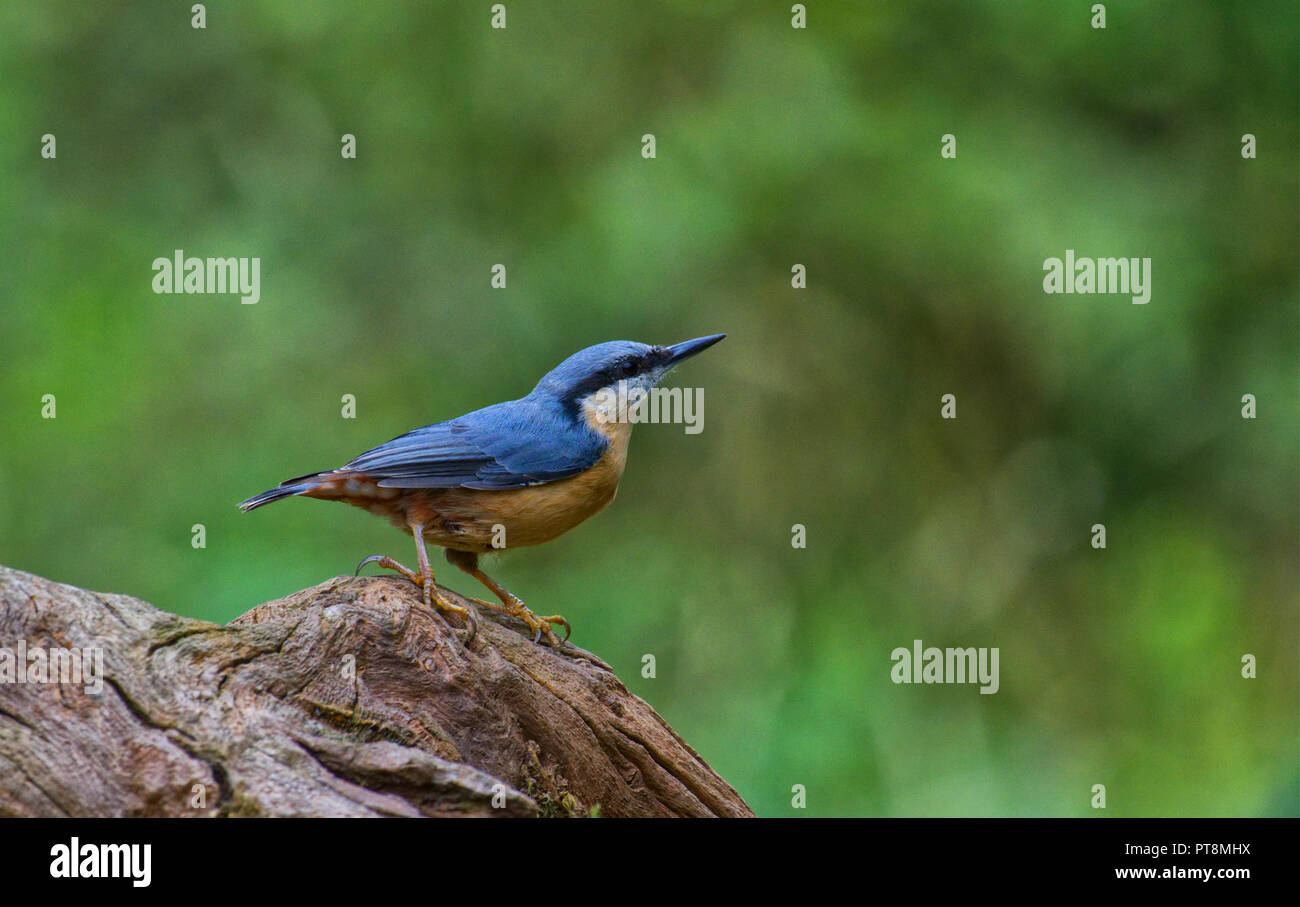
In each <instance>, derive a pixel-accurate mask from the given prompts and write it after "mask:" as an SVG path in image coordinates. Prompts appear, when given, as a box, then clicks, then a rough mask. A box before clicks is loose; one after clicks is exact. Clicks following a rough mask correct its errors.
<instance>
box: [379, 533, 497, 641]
mask: <svg viewBox="0 0 1300 907" xmlns="http://www.w3.org/2000/svg"><path fill="white" fill-rule="evenodd" d="M366 564H378V565H379V566H381V567H383V568H384V569H385V570H395V571H397V572H398V573H400V574H401V575H402V576H404V577H406V578H407V579H408V580H410V581H411V582H412V583H414V584H415V586H416V588H417V589H419V590H420V592H421V593H422V594H423V596H424V605H425V607H427V608H429V609H430V610H433V609H434V608H437V609H438V610H439V611H443V612H446V613H449V614H455V615H457V616H458V617H460V618H461V619H462V620H464V621H465V629H466V631H467V632H466V634H465V642H466V643H469V642H470V641H471V640H473V639H474V636H475V635H476V634H477V633H478V624H477V623H476V622H475V620H474V615H473V614H472V613H470V610H469V609H468V608H462V607H461V606H460V605H455V604H452V603H451V602H449V601H447V600H446V599H444V598H443V597H442V596H441V595H439V594H438V593H437V592H436V591H435V589H434V585H433V574H432V573H430V574H429V575H428V576H424V575H422V574H419V573H416V572H415V571H414V570H412V569H411V568H410V567H406V566H403V565H402V564H399V563H398V562H397V561H395V560H393V559H392V558H391V557H389V556H388V555H386V554H372V555H370V557H368V558H366V559H365V560H363V561H362V562H361V563H359V564H357V569H356V572H355V573H354V574H353V576H359V575H360V574H361V568H362V567H364V566H365V565H366Z"/></svg>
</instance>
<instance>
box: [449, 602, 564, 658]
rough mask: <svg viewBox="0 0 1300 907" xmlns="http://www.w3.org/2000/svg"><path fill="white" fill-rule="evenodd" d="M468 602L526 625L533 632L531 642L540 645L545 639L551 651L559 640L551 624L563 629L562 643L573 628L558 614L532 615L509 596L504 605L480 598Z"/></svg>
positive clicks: (558, 643) (522, 604)
mask: <svg viewBox="0 0 1300 907" xmlns="http://www.w3.org/2000/svg"><path fill="white" fill-rule="evenodd" d="M470 601H472V602H475V603H477V604H479V605H482V606H483V607H484V608H491V609H492V610H493V611H500V612H501V613H502V614H509V615H510V616H511V617H517V618H519V619H520V620H522V621H523V622H524V623H525V624H527V625H528V629H530V630H532V631H533V642H534V643H540V642H541V641H542V637H543V636H545V637H546V644H547V645H549V646H550V647H551V648H553V649H558V648H559V647H560V639H559V637H557V636H556V635H555V634H554V633H553V632H552V631H551V624H560V625H562V626H563V627H564V641H565V642H568V641H569V634H570V633H572V632H573V628H572V627H571V626H569V622H568V621H567V620H565V619H564V618H563V617H561V616H560V615H558V614H552V615H550V616H549V617H547V616H544V615H541V614H534V613H533V611H532V609H531V608H529V607H528V606H527V605H525V604H524V603H523V600H522V599H519V598H516V597H515V596H513V595H512V596H510V597H509V598H508V599H506V601H505V603H504V604H500V605H498V604H494V603H493V602H485V601H483V600H482V599H480V598H472V599H470Z"/></svg>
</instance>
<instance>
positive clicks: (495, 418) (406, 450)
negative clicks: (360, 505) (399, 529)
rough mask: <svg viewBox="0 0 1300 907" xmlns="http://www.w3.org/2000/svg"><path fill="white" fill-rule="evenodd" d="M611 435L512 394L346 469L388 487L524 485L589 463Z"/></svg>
mask: <svg viewBox="0 0 1300 907" xmlns="http://www.w3.org/2000/svg"><path fill="white" fill-rule="evenodd" d="M607 446H608V442H607V441H606V440H605V439H604V438H603V437H602V436H601V435H599V434H598V433H596V432H594V431H592V430H590V429H589V428H587V427H586V426H585V425H580V424H579V425H574V424H573V422H572V420H571V419H568V418H565V416H564V414H563V413H562V412H560V411H558V410H556V409H553V408H551V407H548V406H545V405H541V404H537V403H535V402H533V401H531V400H528V399H526V398H525V399H523V400H512V401H510V402H508V403H498V404H497V405H495V406H489V407H487V408H486V409H480V410H476V411H475V412H472V413H469V414H467V415H464V416H461V417H460V418H458V419H452V420H451V421H449V422H439V423H438V424H436V425H427V426H425V427H424V428H417V429H416V430H415V431H412V432H407V433H406V434H404V435H402V436H401V437H397V438H394V439H393V440H391V441H389V442H388V443H387V444H381V445H380V446H379V447H376V448H374V449H372V450H368V451H366V452H365V453H363V454H362V455H361V456H359V457H357V458H356V459H354V460H353V461H352V462H350V463H348V464H347V465H346V466H344V467H343V468H344V469H346V470H354V471H356V472H361V473H365V475H367V476H368V477H370V478H371V479H374V480H376V481H377V482H378V483H379V485H381V486H383V487H387V488H452V487H462V488H480V489H500V488H518V487H520V486H523V485H539V484H543V483H546V482H554V481H556V480H557V479H563V478H567V477H568V476H572V475H576V474H578V473H580V472H583V471H584V470H586V469H589V468H591V466H593V465H594V464H595V462H596V461H597V460H598V459H600V456H601V454H603V453H604V452H605V448H606V447H607Z"/></svg>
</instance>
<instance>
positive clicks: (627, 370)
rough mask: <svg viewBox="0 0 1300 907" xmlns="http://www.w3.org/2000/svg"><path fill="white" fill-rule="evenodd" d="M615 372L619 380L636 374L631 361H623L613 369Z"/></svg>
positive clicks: (634, 366) (634, 365)
mask: <svg viewBox="0 0 1300 907" xmlns="http://www.w3.org/2000/svg"><path fill="white" fill-rule="evenodd" d="M615 372H617V374H618V376H619V377H620V378H631V377H632V376H633V375H635V374H636V363H635V362H633V361H632V360H631V359H624V360H623V361H622V362H620V363H619V364H618V366H617V367H616V368H615Z"/></svg>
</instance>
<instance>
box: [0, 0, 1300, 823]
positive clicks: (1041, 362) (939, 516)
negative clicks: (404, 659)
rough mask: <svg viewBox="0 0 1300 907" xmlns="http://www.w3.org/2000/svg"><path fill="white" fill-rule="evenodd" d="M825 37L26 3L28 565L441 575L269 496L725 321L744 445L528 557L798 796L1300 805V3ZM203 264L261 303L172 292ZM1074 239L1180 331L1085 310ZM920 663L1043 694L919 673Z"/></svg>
mask: <svg viewBox="0 0 1300 907" xmlns="http://www.w3.org/2000/svg"><path fill="white" fill-rule="evenodd" d="M809 6H810V7H811V8H810V10H809V14H808V23H809V27H808V28H807V29H806V30H795V29H792V28H791V27H790V4H789V3H785V2H773V3H765V4H754V3H739V2H713V3H698V2H689V3H688V2H675V3H658V2H656V3H646V2H631V0H619V2H611V0H601V2H590V3H560V2H548V3H540V2H509V3H507V8H508V28H507V29H506V30H504V31H494V30H492V29H490V28H489V27H488V21H489V16H490V10H489V7H490V4H488V3H486V2H484V3H474V4H463V3H456V4H434V3H419V2H408V3H373V4H347V3H320V2H302V0H295V2H288V0H282V2H263V3H257V4H248V3H240V4H232V3H221V2H212V3H208V4H207V28H206V30H202V31H198V30H194V29H192V28H191V26H190V16H191V14H190V11H189V7H190V4H189V3H188V2H186V3H162V2H130V3H126V2H101V3H93V4H91V3H82V2H51V3H45V4H40V5H35V4H6V5H5V6H4V7H3V8H2V9H0V86H3V87H2V88H0V173H2V175H0V269H2V271H3V275H4V283H5V287H4V301H3V304H2V305H3V322H2V323H0V328H2V329H0V400H3V405H2V406H0V419H2V421H0V438H2V447H0V562H3V563H5V564H8V565H12V566H15V567H18V568H21V569H24V570H29V571H33V572H36V573H40V574H44V575H47V576H50V577H52V578H55V579H58V580H62V581H65V582H70V583H75V584H78V585H83V586H87V587H90V588H94V589H99V590H105V591H113V592H122V593H129V594H131V595H135V596H139V597H141V598H144V599H146V600H148V601H151V602H153V603H155V604H157V605H158V606H160V607H162V608H166V609H169V610H173V611H177V612H180V613H183V614H189V615H194V616H199V617H203V618H207V619H210V620H215V621H227V620H230V619H231V618H233V617H235V616H237V615H238V614H240V613H242V612H243V611H245V610H246V609H248V608H249V607H251V606H253V605H255V604H257V603H259V602H262V601H265V600H268V599H272V598H276V597H279V596H282V595H285V594H288V593H290V592H293V591H295V590H297V589H300V588H303V587H306V586H309V585H312V584H315V583H318V582H321V581H322V580H324V579H326V578H328V577H331V576H333V575H336V574H340V573H346V572H350V571H351V569H352V567H353V565H354V564H355V563H356V562H357V561H358V560H359V559H360V558H361V557H362V556H364V555H367V554H371V553H374V552H384V553H390V554H393V555H395V556H397V557H398V558H399V559H402V560H407V561H409V560H410V558H411V551H410V547H411V546H410V542H409V540H408V539H407V538H406V537H404V536H402V535H400V534H399V533H397V532H396V531H395V530H394V529H392V528H391V527H389V526H388V525H387V524H386V523H385V522H383V521H381V520H378V519H375V518H373V517H371V516H369V515H367V514H365V513H363V512H362V511H360V510H356V509H352V508H348V507H342V506H338V505H336V504H330V503H326V502H320V501H310V500H293V501H290V502H286V503H281V504H277V505H276V506H275V507H273V508H267V509H265V510H260V511H258V512H256V513H254V514H249V515H241V514H240V513H239V511H238V510H237V509H236V507H235V504H236V502H238V501H240V500H241V499H243V498H245V497H247V496H249V495H251V494H254V493H256V492H259V491H261V490H263V489H265V488H267V487H269V486H271V485H273V484H275V483H277V482H278V481H280V480H281V479H283V478H286V477H288V476H291V475H297V474H299V473H303V472H307V471H309V470H313V469H321V468H328V467H332V466H335V465H338V464H340V463H342V462H344V461H345V460H347V459H349V458H350V457H352V456H353V455H355V454H357V453H359V452H360V451H362V450H364V449H366V448H368V447H370V446H373V445H374V444H377V443H380V442H382V441H385V440H387V439H389V438H391V437H393V436H395V435H397V434H400V433H402V432H404V431H407V430H408V429H411V428H414V427H417V426H419V425H423V424H427V423H430V422H435V421H440V420H443V419H447V418H451V417H454V416H456V415H459V414H460V413H462V412H465V411H468V410H470V409H474V408H477V407H479V406H483V405H486V404H489V403H493V402H496V401H498V400H502V399H508V398H512V397H517V396H520V395H522V394H524V393H526V392H527V391H528V390H529V389H530V388H531V387H532V385H533V383H534V382H535V381H536V380H537V378H538V377H540V376H541V375H542V374H543V373H544V372H545V371H546V370H547V369H549V368H550V367H552V366H553V365H554V364H555V363H557V362H558V361H559V360H561V359H562V358H564V357H565V356H567V355H569V354H570V353H572V352H574V351H576V350H577V349H579V348H581V347H583V346H586V345H588V344H591V343H596V342H599V341H603V340H609V339H617V338H630V339H638V340H643V341H648V342H654V343H660V342H674V341H678V340H682V339H685V338H688V337H694V336H697V335H700V334H706V333H712V332H715V331H726V332H728V335H729V336H728V339H727V340H726V341H725V342H724V343H723V344H722V345H720V346H718V347H716V348H715V349H713V350H710V351H709V352H708V353H707V354H705V355H704V356H701V357H700V358H699V359H696V360H693V361H692V362H690V363H689V364H687V365H686V366H684V367H682V368H681V369H680V370H679V371H678V372H676V373H675V375H674V376H673V378H672V379H670V381H671V382H672V383H676V384H681V385H686V386H700V387H703V388H705V399H706V406H705V422H704V425H705V428H704V432H703V433H702V434H699V435H685V434H683V432H682V430H681V428H680V427H678V426H669V425H651V426H642V427H640V428H638V429H637V431H636V433H635V435H634V440H633V444H632V451H631V457H630V459H629V466H628V470H627V474H626V477H625V479H624V482H623V486H622V490H621V491H620V494H619V497H618V500H617V502H615V504H613V505H612V506H611V507H610V508H609V509H608V510H607V511H605V512H604V513H602V514H601V515H599V516H598V517H596V518H595V519H594V520H592V521H591V522H589V523H587V524H585V525H583V526H581V527H579V528H578V529H576V530H574V531H573V532H571V533H570V534H568V535H566V536H564V537H563V538H561V539H559V540H557V541H555V542H552V543H551V544H549V545H547V546H545V547H542V548H536V549H526V550H521V551H517V552H513V553H510V554H509V555H507V556H506V557H505V558H504V559H503V560H501V561H500V562H499V563H495V564H493V563H491V562H489V564H488V567H489V571H490V572H494V574H495V575H496V576H497V577H498V578H499V579H501V580H502V581H503V582H504V583H505V584H506V585H507V586H509V587H510V588H511V589H513V590H515V591H516V592H518V593H520V594H521V595H522V596H523V597H524V598H525V599H526V600H528V601H529V602H530V603H531V604H532V605H534V606H535V607H537V608H539V609H540V610H543V611H559V612H562V613H564V614H565V615H567V616H568V618H569V619H570V620H571V621H572V622H573V626H574V627H575V634H574V639H575V642H577V643H578V644H579V645H581V646H583V647H586V648H589V649H591V650H593V651H595V652H597V653H598V654H600V655H601V656H602V657H604V658H605V659H606V660H608V661H609V662H610V664H612V665H613V666H614V667H615V668H616V669H617V670H618V671H619V673H620V674H621V676H622V677H623V678H624V680H625V681H626V682H627V683H628V685H629V686H630V687H631V688H632V689H633V690H634V691H635V692H637V693H638V694H639V695H641V696H643V697H644V698H645V699H647V700H648V701H649V702H650V703H651V704H652V705H653V706H654V707H655V708H656V709H658V710H659V711H660V712H661V713H662V714H663V715H664V716H665V717H666V718H667V719H668V720H669V721H670V722H671V723H672V725H673V726H674V727H675V729H676V730H677V731H678V732H679V733H680V734H681V735H682V736H683V737H684V738H685V739H686V740H688V741H689V742H690V743H691V744H692V745H693V746H694V747H696V748H697V749H698V750H699V751H700V752H701V754H703V756H704V757H705V758H706V759H707V760H708V761H709V762H710V763H711V764H712V765H713V766H714V768H716V769H717V770H718V771H719V773H721V774H722V775H723V777H725V778H726V779H728V780H729V781H730V782H731V783H732V784H733V785H735V787H736V788H737V789H738V790H739V791H740V793H741V794H742V795H744V796H745V797H746V798H747V799H748V800H749V802H750V803H751V804H752V805H753V806H754V807H755V809H756V810H757V811H758V812H759V813H760V814H764V815H778V816H779V815H801V814H805V815H806V814H813V815H1078V816H1083V815H1098V814H1100V813H1098V812H1096V811H1094V810H1092V809H1090V808H1089V798H1090V788H1091V786H1092V785H1093V784H1096V783H1103V784H1105V785H1106V786H1107V791H1108V808H1107V809H1106V811H1105V813H1104V814H1105V815H1112V816H1113V815H1175V816H1183V815H1255V814H1283V815H1294V814H1296V813H1297V812H1298V811H1300V810H1298V806H1297V803H1298V800H1300V785H1298V783H1297V773H1298V771H1300V752H1298V749H1297V741H1298V730H1300V729H1298V724H1297V723H1298V720H1300V702H1298V701H1297V686H1298V678H1297V594H1298V589H1300V574H1298V564H1297V551H1298V550H1300V526H1298V522H1300V521H1298V507H1300V487H1298V481H1297V476H1298V474H1300V425H1298V422H1297V411H1296V403H1297V363H1298V362H1300V350H1298V349H1297V347H1298V341H1300V324H1298V322H1297V294H1298V288H1297V249H1298V246H1300V235H1298V231H1297V169H1298V168H1297V133H1298V125H1300V124H1298V118H1297V109H1298V107H1300V103H1298V90H1297V86H1298V84H1300V73H1298V71H1297V44H1298V40H1300V39H1298V35H1297V19H1298V16H1297V8H1296V4H1295V3H1294V2H1258V3H1251V4H1232V5H1229V4H1219V3H1210V2H1190V3H1189V2H1179V3H1175V2H1162V3H1129V4H1110V5H1108V22H1107V28H1106V29H1105V30H1104V31H1103V30H1094V29H1092V28H1091V27H1090V25H1089V20H1090V18H1091V12H1090V10H1089V6H1090V4H1087V3H1083V4H1062V3H1038V2H1028V0H1021V2H1013V0H981V2H949V3H932V2H910V3H862V4H826V3H810V4H809ZM47 132H48V133H53V134H55V135H56V137H57V143H58V144H57V149H58V157H57V159H56V160H43V159H42V158H41V157H40V154H39V151H40V137H41V136H42V135H43V134H45V133H47ZM1247 132H1249V133H1253V134H1254V135H1255V136H1256V137H1257V141H1258V154H1259V156H1258V159H1256V160H1243V159H1242V157H1241V153H1240V150H1241V136H1242V135H1243V134H1244V133H1247ZM344 133H353V134H355V135H356V136H357V142H358V157H357V159H356V160H343V159H342V158H341V156H340V153H339V149H340V136H341V135H343V134H344ZM644 133H653V134H654V135H655V136H656V139H657V146H658V147H657V151H658V157H657V159H655V160H644V159H643V158H642V157H641V154H640V150H641V144H640V140H641V136H642V135H643V134H644ZM945 133H952V134H954V135H955V136H956V137H957V149H958V156H957V158H956V159H955V160H945V159H943V158H941V157H940V153H939V151H940V137H941V136H942V135H943V134H945ZM177 248H181V249H184V250H185V251H186V253H187V254H192V255H197V256H201V257H207V256H221V257H224V256H250V257H251V256H257V257H260V258H261V260H262V299H261V301H260V302H259V303H258V304H257V305H240V303H239V301H238V299H237V297H234V296H184V295H173V296H166V295H155V294H154V293H153V292H152V290H151V285H150V284H151V280H152V277H153V272H152V271H151V263H152V261H153V259H154V258H156V257H159V256H170V255H171V254H172V252H173V250H175V249H177ZM1066 249H1074V250H1076V252H1077V254H1078V255H1080V256H1092V257H1096V256H1135V257H1150V258H1151V259H1152V260H1153V264H1152V281H1153V293H1152V297H1151V302H1150V303H1149V304H1148V305H1146V306H1135V305H1132V304H1131V303H1130V302H1129V301H1128V298H1127V297H1124V296H1080V295H1072V296H1048V295H1045V294H1044V292H1043V290H1042V277H1043V271H1042V262H1043V260H1044V259H1045V258H1047V257H1049V256H1062V255H1064V252H1065V250H1066ZM498 262H500V263H504V264H505V265H506V266H507V268H508V281H509V285H508V288H507V289H504V290H494V289H492V288H491V287H490V286H489V276H490V275H489V269H490V268H491V266H492V265H493V264H495V263H498ZM795 263H801V264H804V265H805V266H806V267H807V269H808V287H807V289H805V290H796V289H792V288H791V286H790V269H791V267H792V265H793V264H795ZM946 393H952V394H955V395H956V397H957V401H958V419H957V420H956V421H944V420H941V419H940V418H939V406H940V404H939V399H940V396H941V395H942V394H946ZM1246 393H1251V394H1254V395H1256V397H1257V398H1258V401H1259V402H1258V411H1259V418H1258V419H1256V420H1255V421H1246V420H1243V419H1242V418H1241V414H1240V409H1241V402H1240V401H1241V396H1242V395H1243V394H1246ZM44 394H54V395H55V396H56V397H57V407H58V409H57V413H58V417H57V419H54V420H43V419H42V418H41V416H40V409H41V398H42V395H44ZM344 394H355V395H356V398H357V408H358V417H357V418H356V419H355V420H354V421H348V420H344V419H342V418H341V416H340V406H341V404H340V398H341V397H342V395H344ZM1097 522H1100V523H1104V524H1105V525H1106V527H1107V532H1108V548H1107V549H1106V550H1104V551H1096V550H1093V549H1092V548H1091V547H1090V545H1089V539H1090V534H1089V529H1090V527H1091V526H1092V524H1093V523H1097ZM196 523H202V524H204V525H205V526H206V529H207V547H206V549H203V550H196V549H194V548H192V547H191V544H190V540H191V535H190V527H191V526H192V525H194V524H196ZM795 523H801V524H804V525H805V526H806V527H807V533H808V535H807V539H808V545H807V548H806V549H803V550H799V549H795V548H793V547H792V546H791V526H792V525H793V524H795ZM437 563H438V564H442V561H441V559H439V560H438V561H437ZM439 579H440V580H442V581H444V582H446V583H448V584H450V585H452V586H453V587H455V588H458V589H461V590H463V591H466V592H468V593H471V594H479V593H478V592H477V591H476V589H477V587H476V584H474V582H473V581H472V580H470V579H468V578H467V577H464V576H463V575H461V574H459V573H458V572H457V571H454V570H452V569H451V568H449V567H447V566H445V565H443V566H442V569H441V571H440V575H439ZM913 639H922V640H924V641H925V643H926V645H936V646H997V647H999V648H1000V650H1001V690H1000V691H999V692H998V693H997V694H996V695H993V696H981V695H979V694H978V693H977V691H976V689H975V687H972V686H896V685H894V684H893V683H891V682H890V678H889V674H890V668H891V667H892V663H891V661H890V658H889V653H890V651H891V650H892V649H893V648H894V647H896V646H910V644H911V641H912V640H913ZM1247 652H1249V653H1252V654H1254V655H1255V656H1256V657H1257V658H1258V661H1259V677H1258V679H1255V680H1243V679H1241V677H1240V659H1241V656H1242V654H1243V653H1247ZM645 653H652V654H654V655H655V656H656V659H657V665H658V672H657V677H656V678H654V679H645V678H642V677H641V672H640V669H641V659H642V655H643V654H645ZM796 784H802V785H805V787H806V789H807V809H806V810H804V811H800V810H796V809H793V808H792V807H791V788H792V787H793V786H794V785H796Z"/></svg>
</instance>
